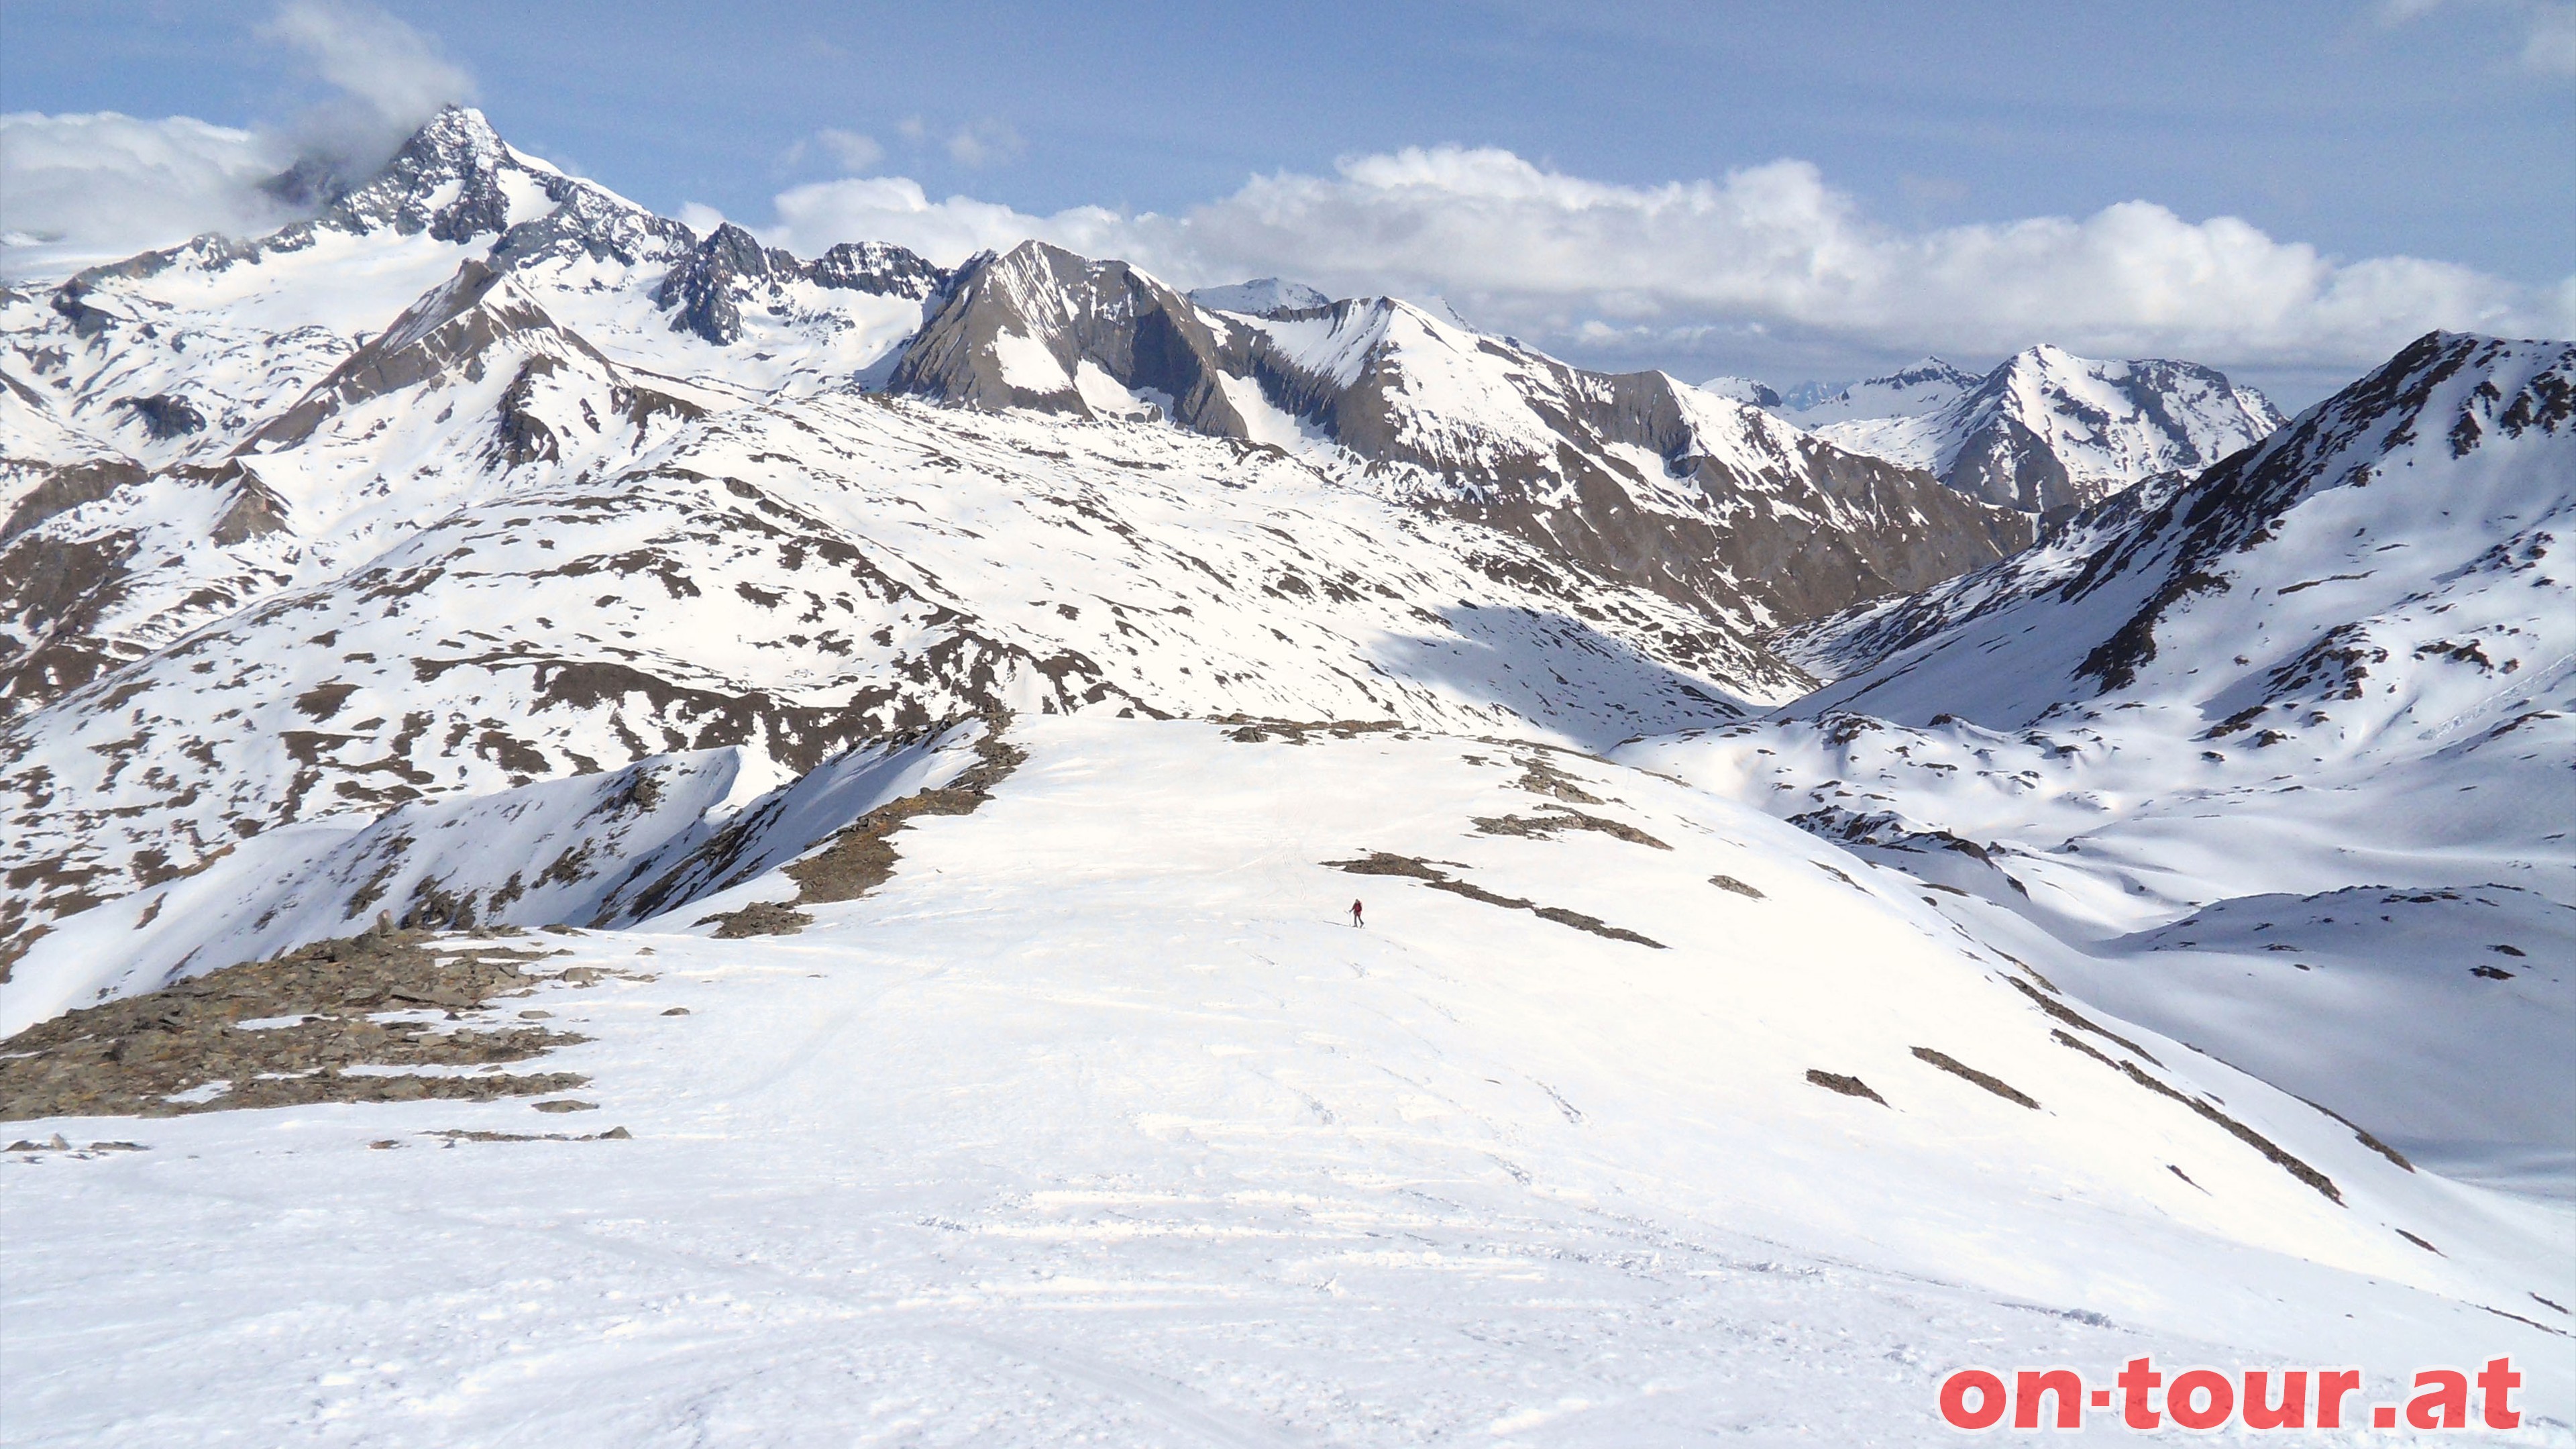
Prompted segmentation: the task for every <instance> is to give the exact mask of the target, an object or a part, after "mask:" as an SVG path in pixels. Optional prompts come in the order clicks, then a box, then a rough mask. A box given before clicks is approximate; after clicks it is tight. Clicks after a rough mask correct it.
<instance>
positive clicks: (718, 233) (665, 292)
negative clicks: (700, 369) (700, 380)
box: [653, 222, 802, 347]
mask: <svg viewBox="0 0 2576 1449" xmlns="http://www.w3.org/2000/svg"><path fill="white" fill-rule="evenodd" d="M801 270H802V268H801V267H800V266H799V265H798V263H797V261H796V258H794V257H792V256H790V255H788V254H787V253H785V252H772V251H769V250H768V249H766V248H764V247H762V246H761V244H760V243H759V241H758V240H756V239H755V238H754V237H753V236H752V234H751V233H750V232H747V231H744V230H743V229H742V228H741V227H738V226H736V225H734V224H733V223H732V222H726V223H725V224H724V225H722V226H719V227H717V228H716V229H715V231H714V232H713V233H712V234H711V235H709V236H708V237H707V239H706V240H705V241H703V242H700V243H699V244H698V249H697V251H695V252H694V253H692V254H691V255H690V256H689V258H688V259H687V260H686V261H683V262H681V263H680V264H679V265H678V266H676V267H673V268H672V269H671V271H670V275H668V276H666V277H664V278H663V279H662V286H661V288H660V290H658V291H656V292H655V293H654V294H653V300H654V301H655V302H656V303H658V304H660V305H661V306H665V307H672V306H676V307H677V308H678V309H679V310H678V311H677V312H676V313H675V314H674V315H673V316H672V318H671V330H672V331H674V332H694V333H696V334H697V335H698V336H700V337H703V338H705V339H706V340H708V341H709V342H712V343H714V344H716V345H717V346H719V347H722V346H725V345H727V344H729V343H733V342H738V341H740V340H742V309H741V308H740V307H739V306H737V305H736V304H735V302H734V295H733V294H734V290H735V288H736V287H737V286H757V285H758V284H760V283H762V282H765V281H767V280H768V279H769V278H770V277H771V276H772V275H773V274H775V273H780V272H784V273H787V274H789V275H794V274H796V273H797V272H799V271H801Z"/></svg>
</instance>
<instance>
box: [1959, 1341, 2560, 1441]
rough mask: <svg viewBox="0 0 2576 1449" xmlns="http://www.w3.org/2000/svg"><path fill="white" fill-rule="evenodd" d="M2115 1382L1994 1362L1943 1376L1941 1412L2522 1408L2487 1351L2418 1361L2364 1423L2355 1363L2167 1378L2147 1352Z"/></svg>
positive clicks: (2440, 1415) (2331, 1418)
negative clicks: (1999, 1366) (2467, 1358)
mask: <svg viewBox="0 0 2576 1449" xmlns="http://www.w3.org/2000/svg"><path fill="white" fill-rule="evenodd" d="M2112 1384H2113V1385H2114V1387H2113V1388H2104V1387H2100V1386H2090V1387H2088V1386H2087V1385H2086V1384H2085V1382H2084V1376H2083V1374H2082V1373H2080V1372H2078V1371H2077V1370H2075V1369H2071V1368H2063V1367H2060V1368H2044V1369H2034V1368H2026V1369H2015V1370H2013V1374H2012V1382H2011V1383H2010V1385H2007V1384H2006V1383H2005V1381H2004V1376H2003V1375H2002V1374H2000V1373H1997V1372H1996V1371H1994V1370H1992V1369H1982V1368H1963V1369H1959V1370H1957V1371H1956V1372H1954V1373H1952V1374H1950V1375H1949V1376H1948V1377H1947V1378H1944V1379H1943V1380H1942V1381H1941V1418H1942V1421H1943V1422H1944V1423H1947V1424H1948V1425H1949V1426H1950V1427H1951V1428H1953V1429H1963V1430H1967V1431H1969V1432H1971V1433H1973V1432H1976V1431H1978V1430H1983V1429H1993V1428H1997V1427H2000V1426H2002V1425H2003V1423H2004V1418H2005V1415H2006V1414H2007V1413H2009V1414H2010V1415H2011V1416H2012V1420H2011V1426H2012V1427H2013V1428H2015V1429H2041V1428H2051V1429H2080V1428H2082V1427H2084V1416H2085V1414H2087V1413H2088V1412H2092V1411H2096V1410H2116V1411H2117V1412H2118V1414H2119V1416H2120V1422H2121V1424H2122V1425H2124V1426H2126V1427H2128V1428H2131V1429H2156V1428H2162V1427H2163V1426H2164V1425H2165V1424H2166V1423H2167V1422H2171V1423H2172V1424H2173V1425H2174V1426H2175V1427H2177V1428H2183V1429H2217V1428H2222V1427H2225V1426H2226V1425H2228V1424H2230V1423H2237V1424H2242V1425H2243V1426H2244V1427H2246V1428H2248V1429H2308V1428H2317V1429H2347V1428H2350V1429H2359V1428H2364V1427H2367V1428H2372V1429H2394V1428H2397V1427H2398V1426H2399V1424H2400V1423H2401V1422H2402V1423H2403V1424H2404V1425H2405V1427H2407V1428H2410V1429H2466V1428H2468V1427H2470V1421H2469V1412H2470V1400H2471V1399H2472V1397H2474V1398H2475V1399H2476V1400H2477V1412H2478V1415H2479V1417H2478V1423H2479V1425H2480V1426H2481V1427H2484V1428H2489V1429H2518V1428H2520V1427H2522V1411H2521V1410H2519V1409H2516V1408H2515V1407H2514V1406H2513V1391H2514V1390H2515V1389H2518V1388H2520V1387H2522V1375H2521V1374H2518V1373H2516V1372H2514V1368H2513V1360H2512V1359H2510V1358H2491V1359H2488V1360H2487V1363H2486V1367H2485V1368H2483V1369H2480V1370H2479V1371H2478V1372H2477V1373H2476V1374H2474V1375H2472V1374H2470V1373H2469V1372H2468V1371H2467V1370H2465V1369H2457V1368H2427V1369H2417V1370H2416V1371H2415V1382H2414V1387H2413V1390H2412V1392H2411V1393H2410V1394H2409V1396H2408V1397H2407V1399H2406V1401H2405V1403H2404V1404H2403V1405H2402V1406H2400V1405H2398V1404H2393V1403H2391V1404H2369V1405H2366V1406H2361V1407H2362V1408H2366V1410H2367V1414H2368V1418H2367V1420H2366V1421H2364V1420H2361V1419H2355V1418H2348V1417H2347V1416H2348V1415H2351V1414H2354V1413H2356V1412H2359V1411H2360V1410H2358V1409H2355V1408H2348V1407H2347V1405H2346V1403H2345V1401H2346V1400H2347V1399H2348V1398H2350V1397H2351V1396H2352V1395H2354V1394H2357V1393H2359V1392H2361V1387H2362V1372H2361V1370H2359V1369H2357V1368H2332V1369H2304V1368H2282V1369H2260V1368H2254V1369H2246V1370H2243V1371H2242V1373H2241V1375H2239V1376H2235V1377H2231V1376H2230V1375H2229V1374H2228V1373H2227V1372H2225V1371H2224V1370H2220V1369H2215V1368H2187V1369H2184V1370H2182V1371H2181V1372H2179V1373H2177V1374H2175V1375H2174V1376H2173V1382H2172V1383H2171V1384H2167V1383H2166V1382H2165V1376H2164V1375H2163V1374H2161V1373H2159V1372H2157V1371H2156V1367H2155V1363H2154V1361H2153V1360H2152V1359H2147V1358H2133V1359H2131V1360H2129V1363H2128V1366H2127V1367H2126V1368H2124V1369H2122V1370H2121V1371H2120V1373H2119V1374H2118V1375H2117V1376H2116V1377H2114V1378H2113V1379H2112ZM2240 1385H2241V1391H2240ZM2473 1385H2474V1388H2475V1393H2474V1395H2473V1394H2472V1392H2471V1389H2472V1386H2473ZM2159 1389H2161V1390H2162V1393H2161V1394H2159V1393H2158V1390H2159ZM2115 1390H2116V1392H2115ZM2401 1415H2402V1419H2401Z"/></svg>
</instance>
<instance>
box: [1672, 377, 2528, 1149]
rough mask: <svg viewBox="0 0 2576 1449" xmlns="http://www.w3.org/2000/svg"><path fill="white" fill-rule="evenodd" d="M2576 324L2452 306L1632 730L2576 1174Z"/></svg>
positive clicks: (2152, 979)
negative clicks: (1995, 547)
mask: <svg viewBox="0 0 2576 1449" xmlns="http://www.w3.org/2000/svg"><path fill="white" fill-rule="evenodd" d="M2571 398H2576V348H2571V347H2570V346H2569V345H2568V344H2566V343H2558V342H2503V341H2497V340H2494V339H2488V338H2478V337H2465V336H2452V335H2441V334H2436V335H2434V336H2430V337H2427V338H2425V339H2423V340H2422V341H2420V342H2418V343H2416V344H2415V345H2414V346H2412V347H2410V348H2408V349H2407V350H2406V351H2405V352H2403V353H2401V354H2400V355H2399V356H2398V357H2397V358H2395V359H2392V360H2391V361H2390V362H2389V363H2388V364H2387V365H2385V366H2384V367H2382V368H2380V369H2379V370H2377V371H2376V372H2374V373H2373V374H2372V375H2370V376H2369V377H2366V378H2364V379H2362V380H2361V381H2359V382H2356V383H2355V384H2353V386H2352V387H2350V388H2348V389H2346V390H2345V391H2344V392H2343V393H2340V394H2338V395H2337V396H2336V397H2334V398H2331V399H2329V400H2327V401H2326V402H2324V403H2321V404H2319V405H2318V406H2317V407H2316V408H2314V409H2311V410H2310V411H2309V412H2308V413H2306V414H2304V415H2302V416H2301V417H2300V418H2299V419H2298V420H2297V421H2296V422H2294V423H2293V424H2292V425H2291V426H2290V427H2288V428H2286V429H2284V430H2283V431H2282V432H2281V433H2279V434H2277V435H2276V436H2275V437H2273V438H2272V439H2271V440H2269V441H2268V442H2266V443H2265V444H2264V445H2262V446H2261V447H2260V448H2257V449H2255V450H2252V451H2250V452H2248V453H2245V454H2242V455H2239V456H2238V457H2236V458H2235V459H2232V460H2231V461H2230V462H2229V463H2228V464H2227V465H2225V466H2223V467H2221V468H2218V469H2214V470H2212V471H2210V472H2209V473H2207V474H2205V475H2203V476H2202V477H2200V478H2199V479H2197V480H2192V481H2190V482H2188V483H2185V482H2183V481H2181V480H2173V479H2168V480H2162V481H2160V482H2158V483H2157V484H2155V485H2153V486H2151V487H2149V488H2147V489H2142V490H2140V492H2139V494H2137V495H2134V496H2131V497H2127V498H2122V499H2116V500H2113V501H2112V502H2111V503H2109V504H2106V505H2103V506H2101V507H2100V508H2097V509H2096V510H2094V511H2092V512H2090V513H2088V514H2086V515H2084V516H2081V517H2079V518H2078V519H2076V520H2075V521H2074V522H2073V523H2072V524H2071V525H2070V526H2069V527H2068V529H2067V530H2066V531H2065V532H2064V533H2063V534H2062V535H2060V536H2059V537H2057V538H2056V539H2053V540H2052V541H2051V543H2050V544H2049V545H2047V546H2045V547H2043V548H2041V549H2038V550H2034V551H2032V552H2031V553H2028V554H2024V555H2022V556H2021V557H2019V558H2016V559H2013V560H2010V561H2008V562H2007V563H2005V564H2003V565H1999V566H1998V567H1996V568H1995V569H1992V570H1987V571H1984V572H1981V573H1979V574H1976V575H1973V576H1970V577H1967V578H1964V579H1961V580H1958V581H1955V582H1954V583H1952V584H1949V585H1945V586H1943V587H1941V588H1939V589H1936V590H1933V591H1930V592H1929V593H1927V594H1925V595H1922V596H1919V597H1917V598H1915V599H1912V600H1908V601H1903V602H1901V603H1896V604H1891V605H1887V606H1878V607H1870V608H1865V609H1861V610H1855V611H1853V612H1851V613H1848V614H1846V615H1843V616H1839V617H1838V618H1836V619H1833V620H1829V621H1824V622H1821V623H1819V624H1818V625H1816V626H1814V627H1813V628H1811V629H1810V630H1808V631H1806V633H1805V634H1804V635H1803V636H1802V637H1800V638H1799V639H1797V640H1795V641H1792V642H1791V643H1790V644H1789V645H1788V646H1787V647H1788V651H1789V652H1790V653H1791V654H1792V656H1793V657H1797V658H1800V659H1802V660H1804V661H1805V662H1807V663H1808V664H1809V665H1810V666H1811V667H1814V668H1816V669H1818V670H1820V671H1823V672H1828V673H1841V674H1842V675H1843V677H1841V678H1838V679H1836V680H1835V681H1834V682H1833V683H1832V684H1830V685H1828V686H1826V687H1825V688H1824V689H1822V690H1820V691H1818V692H1817V693H1816V694H1815V695H1813V696H1810V697H1809V698H1808V699H1806V700H1803V701H1800V702H1798V703H1797V704H1796V705H1793V706H1791V707H1790V709H1789V711H1788V713H1790V714H1792V715H1794V716H1797V718H1795V719H1792V720H1784V721H1781V722H1779V723H1777V724H1775V725H1765V726H1762V727H1759V728H1754V729H1748V730H1745V731H1741V732H1735V731H1727V732H1719V733H1712V734H1704V735H1700V736H1697V737H1695V738H1690V739H1681V740H1671V741H1656V742H1646V743H1641V744H1639V745H1637V746H1635V747H1633V748H1632V750H1631V751H1629V752H1627V753H1626V754H1624V755H1623V758H1628V759H1632V760H1634V761H1636V762H1638V763H1641V764H1647V765H1650V766H1652V767H1653V768H1657V769H1663V770H1668V771H1672V772H1675V773H1678V774H1681V775H1683V776H1685V777H1687V778H1690V779H1692V780H1694V781H1697V782H1699V783H1701V784H1704V785H1707V786H1709V787H1710V788H1715V789H1720V790H1731V791H1737V792H1740V793H1741V794H1742V795H1743V796H1744V797H1745V798H1749V799H1757V800H1763V801H1766V802H1768V804H1769V808H1771V809H1773V810H1774V811H1775V812H1777V813H1779V814H1781V815H1783V816H1787V817H1791V818H1795V819H1798V820H1799V821H1801V822H1802V823H1804V824H1806V825H1807V826H1809V827H1810V828H1811V829H1814V830H1817V831H1819V832H1820V833H1823V834H1826V835H1829V836H1832V837H1834V838H1837V839H1842V840H1846V841H1850V842H1853V843H1854V844H1856V845H1864V846H1867V847H1869V848H1871V849H1872V850H1873V851H1875V852H1879V857H1878V858H1881V859H1885V860H1889V861H1891V862H1895V861H1902V862H1904V863H1905V865H1906V868H1908V869H1911V870H1914V871H1916V872H1917V873H1920V874H1923V875H1925V876H1926V878H1928V879H1933V880H1938V881H1941V882H1944V883H1946V884H1948V885H1950V886H1952V887H1955V888H1957V889H1959V890H1963V891H1966V892H1968V893H1969V894H1968V895H1967V896H1965V897H1951V896H1945V897H1944V898H1943V899H1944V901H1945V903H1946V904H1947V905H1948V906H1949V908H1950V909H1952V910H1953V911H1954V912H1956V913H1957V914H1958V915H1959V916H1960V918H1961V919H1962V920H1963V921H1966V922H1968V923H1969V928H1970V929H1971V930H1973V931H1975V932H1977V933H1978V934H1979V935H1980V937H1981V938H1982V939H1987V940H1991V941H1994V942H1995V943H1997V944H1998V945H1999V946H2001V947H2003V948H2005V949H2010V950H2013V951H2014V952H2016V953H2017V954H2024V955H2026V956H2027V957H2028V958H2029V959H2031V960H2033V961H2034V962H2036V963H2038V964H2040V965H2041V966H2042V968H2043V969H2045V970H2047V971H2048V972H2049V974H2050V975H2051V976H2052V977H2053V978H2055V979H2058V980H2060V982H2061V984H2064V985H2066V986H2067V987H2068V988H2069V989H2070V990H2073V991H2075V992H2076V993H2077V994H2079V995H2082V996H2084V997H2086V998H2087V999H2090V1000H2094V1001H2097V1002H2100V1003H2103V1004H2105V1005H2107V1006H2110V1007H2111V1008H2112V1009H2115V1010H2119V1011H2121V1012H2123V1013H2125V1014H2128V1015H2130V1016H2131V1017H2132V1018H2133V1019H2137V1020H2141V1021H2146V1022H2150V1023H2153V1024H2155V1025H2157V1026H2159V1027H2160V1028H2162V1029H2164V1030H2166V1031H2168V1032H2170V1033H2172V1034H2174V1035H2176V1036H2181V1037H2184V1038H2186V1039H2189V1040H2192V1041H2194V1042H2197V1043H2199V1044H2200V1045H2202V1046H2205V1047H2208V1048H2209V1049H2211V1050H2213V1051H2216V1052H2218V1053H2219V1054H2221V1055H2223V1056H2226V1057H2227V1058H2228V1059H2229V1060H2231V1061H2233V1062H2235V1063H2236V1064H2237V1065H2239V1066H2242V1067H2245V1068H2247V1069H2249V1070H2253V1071H2256V1072H2258V1073H2260V1074H2261V1075H2263V1076H2264V1077H2266V1078H2267V1079H2268V1080H2271V1081H2274V1082H2277V1083H2279V1084H2281V1085H2283V1086H2285V1087H2289V1088H2291V1089H2292V1090H2296V1091H2300V1092H2303V1093H2305V1094H2307V1095H2310V1096H2315V1097H2317V1098H2318V1099H2319V1100H2321V1101H2325V1102H2327V1103H2328V1104H2329V1105H2332V1106H2334V1107H2335V1108H2336V1110H2338V1111H2342V1112H2344V1113H2345V1114H2346V1115H2348V1116H2351V1117H2353V1118H2354V1119H2355V1120H2356V1121H2359V1122H2361V1123H2362V1124H2363V1125H2365V1126H2367V1127H2370V1128H2371V1129H2372V1130H2373V1131H2375V1132H2378V1133H2380V1134H2381V1135H2383V1136H2385V1137H2388V1138H2389V1139H2390V1140H2392V1141H2395V1142H2398V1143H2399V1145H2400V1146H2402V1147H2405V1148H2406V1149H2407V1150H2408V1151H2410V1152H2415V1153H2417V1154H2419V1155H2422V1156H2425V1157H2427V1158H2429V1159H2433V1160H2438V1161H2442V1162H2444V1163H2447V1164H2450V1165H2452V1166H2454V1167H2455V1168H2457V1169H2458V1170H2460V1171H2473V1172H2477V1173H2480V1174H2484V1175H2491V1176H2495V1177H2498V1178H2502V1179H2513V1180H2525V1181H2530V1182H2533V1183H2536V1184H2540V1185H2543V1186H2548V1185H2550V1184H2553V1183H2554V1184H2555V1186H2552V1187H2550V1189H2549V1190H2553V1191H2558V1192H2562V1193H2569V1194H2576V1128H2571V1126H2570V1124H2571V1123H2576V1079H2571V1077H2570V1076H2569V1074H2568V1072H2567V1070H2566V1066H2567V1063H2568V1062H2569V1060H2570V1059H2571V1057H2570V1052H2571V1048H2570V1043H2571V1042H2576V990H2571V987H2570V983H2569V980H2568V972H2567V969H2566V962H2567V959H2568V955H2567V949H2566V945H2565V942H2566V940H2567V937H2566V932H2567V930H2568V921H2569V917H2570V913H2569V910H2568V907H2567V906H2566V904H2564V903H2567V902H2571V901H2576V850H2571V849H2570V847H2569V845H2568V835H2569V831H2570V828H2571V827H2570V819H2571V817H2576V775H2571V773H2570V769H2569V762H2570V760H2571V758H2576V731H2571V729H2570V725H2569V720H2570V718H2571V717H2576V664H2571V659H2576V653H2571V651H2576V597H2571V596H2570V585H2569V584H2568V582H2566V581H2564V580H2561V579H2559V578H2557V576H2556V574H2557V572H2559V571H2562V570H2561V569H2560V566H2559V563H2558V559H2557V554H2558V552H2559V549H2560V547H2561V545H2560V543H2559V541H2558V539H2557V534H2558V533H2559V532H2560V531H2562V530H2563V529H2564V528H2565V526H2566V525H2565V522H2564V520H2565V519H2566V517H2567V516H2568V512H2569V510H2570V509H2571V508H2576V429H2571V427H2570V421H2571V413H2570V400H2571Z"/></svg>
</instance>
